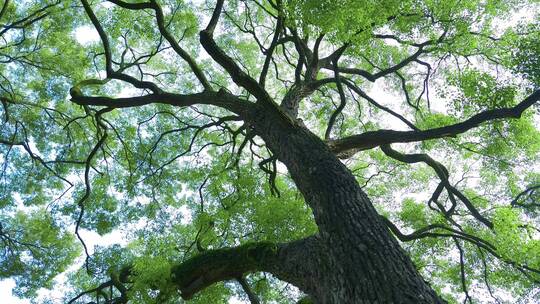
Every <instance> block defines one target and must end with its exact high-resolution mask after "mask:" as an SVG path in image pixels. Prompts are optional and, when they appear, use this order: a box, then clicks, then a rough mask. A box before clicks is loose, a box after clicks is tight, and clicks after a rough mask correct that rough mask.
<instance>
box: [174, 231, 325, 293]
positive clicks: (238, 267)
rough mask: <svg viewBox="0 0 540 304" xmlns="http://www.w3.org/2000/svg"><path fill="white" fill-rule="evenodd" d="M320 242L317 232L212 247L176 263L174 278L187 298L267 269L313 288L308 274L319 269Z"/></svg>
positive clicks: (296, 283)
mask: <svg viewBox="0 0 540 304" xmlns="http://www.w3.org/2000/svg"><path fill="white" fill-rule="evenodd" d="M318 242H319V241H318V238H317V237H315V236H313V237H308V238H306V239H303V240H299V241H295V242H291V243H285V244H275V243H270V242H260V243H249V244H245V245H242V246H238V247H234V248H223V249H216V250H208V251H205V252H203V253H201V254H199V255H197V256H195V257H193V258H191V259H189V260H187V261H185V262H183V263H182V264H180V265H177V266H175V267H173V269H172V275H171V276H172V282H173V283H174V284H175V285H176V286H177V287H178V289H179V290H180V292H181V294H182V297H183V298H184V299H190V298H192V297H193V296H194V295H195V294H196V293H197V292H200V291H201V290H203V289H205V288H206V287H208V286H210V285H212V284H214V283H217V282H220V281H225V280H233V279H237V278H239V277H242V276H243V275H245V274H248V273H252V272H257V271H264V272H269V273H272V274H274V275H275V276H277V277H278V278H280V279H282V280H284V281H287V282H290V283H292V284H294V285H295V286H297V287H299V288H301V289H302V290H303V291H305V292H309V291H310V290H312V289H313V288H314V287H315V285H312V284H315V283H316V282H309V279H306V277H308V278H309V272H314V271H316V270H315V266H314V265H311V261H313V264H315V263H316V262H315V261H314V260H315V259H314V258H315V257H314V255H315V254H316V251H314V249H315V248H317V247H318V245H317V244H318Z"/></svg>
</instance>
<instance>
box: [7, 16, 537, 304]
mask: <svg viewBox="0 0 540 304" xmlns="http://www.w3.org/2000/svg"><path fill="white" fill-rule="evenodd" d="M529 18H532V14H531V13H530V12H520V13H518V14H517V15H516V16H515V18H513V20H512V22H511V23H510V24H506V25H505V26H506V27H508V26H511V25H512V24H516V23H517V22H518V21H520V20H523V19H529ZM73 35H74V36H75V38H76V40H77V41H78V42H79V43H80V44H81V45H83V46H86V45H89V44H92V43H96V42H99V40H100V38H99V35H98V33H97V31H96V30H95V29H94V28H93V27H92V26H89V25H84V26H81V27H78V28H77V29H75V30H74V32H73ZM370 91H371V96H372V97H374V99H375V100H377V101H380V102H381V103H383V104H384V103H385V102H384V101H391V100H394V99H395V98H396V96H395V95H392V94H388V93H386V90H384V89H383V88H382V87H381V83H380V82H377V83H375V85H374V87H373V88H372V89H371V90H370ZM130 93H132V92H127V91H126V92H122V95H130ZM435 110H439V111H444V109H435ZM392 119H395V118H393V117H392ZM388 127H389V128H393V129H395V130H400V129H405V128H406V126H404V125H403V124H402V123H401V122H400V121H399V120H397V119H395V121H389V122H388ZM186 216H187V215H186ZM81 235H82V237H83V239H84V240H85V243H86V244H87V245H88V247H89V249H90V253H92V251H93V247H94V245H95V244H100V245H111V244H116V243H118V244H125V243H126V238H125V235H124V234H123V233H122V232H120V231H113V232H112V233H109V234H106V235H104V236H99V235H98V234H97V233H95V232H90V231H82V232H81ZM80 265H82V262H81V264H79V265H76V266H74V267H79V266H80ZM58 279H59V280H62V277H60V278H58ZM14 287H15V281H14V280H13V279H6V280H1V281H0V303H6V304H30V301H29V300H28V299H20V298H18V297H16V296H14V295H13V294H12V289H13V288H14ZM45 295H49V296H50V295H53V296H54V297H56V298H61V296H62V293H61V290H59V291H57V292H56V294H55V292H54V291H53V292H50V291H46V292H43V293H41V296H45ZM243 303H249V302H243V301H241V300H239V299H237V298H233V299H232V300H231V301H230V302H229V304H243Z"/></svg>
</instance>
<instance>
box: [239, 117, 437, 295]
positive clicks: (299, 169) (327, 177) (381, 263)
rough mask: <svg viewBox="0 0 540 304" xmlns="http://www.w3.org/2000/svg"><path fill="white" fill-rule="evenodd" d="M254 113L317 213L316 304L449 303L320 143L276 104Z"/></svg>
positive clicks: (261, 131) (256, 126)
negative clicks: (422, 274) (421, 271)
mask: <svg viewBox="0 0 540 304" xmlns="http://www.w3.org/2000/svg"><path fill="white" fill-rule="evenodd" d="M249 116H250V117H252V119H251V120H250V121H249V122H250V124H251V125H252V127H253V128H254V130H255V132H256V133H257V134H258V135H259V136H261V137H262V138H263V140H264V141H265V142H266V144H267V146H268V147H269V148H270V149H271V150H272V152H273V153H274V154H275V155H276V156H277V157H278V159H279V160H280V161H281V162H283V163H284V164H285V165H286V166H287V168H288V170H289V173H290V174H291V177H292V178H293V180H294V181H295V183H296V185H297V186H298V189H299V190H300V192H301V193H302V194H303V195H304V198H305V200H306V202H307V203H308V204H309V206H310V207H311V209H312V210H313V214H314V217H315V221H316V223H317V225H318V227H319V233H320V241H321V246H322V248H324V249H323V250H321V251H320V252H321V254H320V255H319V256H317V257H313V258H314V259H316V260H317V264H318V271H317V274H316V275H317V278H316V281H317V285H318V286H314V288H310V290H305V291H306V292H307V293H309V294H310V295H311V296H312V298H313V299H314V301H315V302H316V303H340V304H341V303H443V300H441V299H440V298H439V297H438V296H437V295H436V293H435V292H434V291H433V290H432V289H431V287H430V286H429V285H428V284H427V283H426V282H425V281H424V280H423V279H422V277H421V276H420V274H419V273H418V271H417V270H416V268H415V267H414V265H413V263H412V261H411V259H410V258H409V257H408V256H407V254H406V253H405V252H404V251H403V249H402V248H401V247H400V246H399V244H398V242H397V241H396V240H395V238H394V237H393V236H392V235H391V234H390V233H389V231H388V230H387V228H386V226H385V224H384V223H383V222H382V221H381V220H380V216H379V215H378V214H377V212H376V211H375V209H374V207H373V205H372V204H371V202H370V200H369V199H368V197H367V196H366V195H365V193H364V192H363V191H362V189H361V188H360V186H359V185H358V183H357V181H356V180H355V178H354V176H353V175H352V174H351V172H350V171H349V170H348V169H347V168H346V167H345V165H343V164H342V163H341V162H340V161H339V159H338V158H337V157H336V156H335V155H334V154H333V153H332V152H331V151H330V150H329V148H328V147H327V146H326V144H325V143H324V142H323V141H322V140H320V139H319V138H318V137H317V136H316V135H314V134H313V133H311V132H310V131H309V130H307V129H306V128H304V127H302V126H300V125H299V124H295V123H293V122H292V120H291V119H290V118H289V117H287V115H285V114H283V113H279V112H277V111H275V109H273V110H269V109H264V108H263V107H258V108H257V110H255V111H254V113H251V115H249ZM311 275H313V273H312V274H311ZM306 285H307V284H306Z"/></svg>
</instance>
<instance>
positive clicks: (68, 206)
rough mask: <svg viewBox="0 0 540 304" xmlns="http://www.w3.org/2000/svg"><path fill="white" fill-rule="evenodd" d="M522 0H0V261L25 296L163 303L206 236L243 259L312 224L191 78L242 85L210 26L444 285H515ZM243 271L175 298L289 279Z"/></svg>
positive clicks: (200, 260)
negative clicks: (213, 48)
mask: <svg viewBox="0 0 540 304" xmlns="http://www.w3.org/2000/svg"><path fill="white" fill-rule="evenodd" d="M532 2H533V3H526V1H510V0H509V1H499V0H482V1H475V0H471V1H458V0H445V1H438V0H422V1H420V0H407V1H397V0H378V1H357V0H341V1H335V0H332V1H330V0H244V1H242V0H230V1H225V3H224V6H223V9H222V14H221V16H220V19H219V22H217V24H214V27H215V29H214V28H211V27H208V28H207V25H208V24H209V23H210V24H212V21H217V20H214V18H212V19H211V17H212V14H213V12H214V8H215V6H216V3H215V1H210V0H208V1H192V2H190V1H180V0H159V1H158V0H150V1H149V2H142V1H132V0H125V1H121V0H114V1H113V0H109V1H92V0H82V1H80V2H79V1H69V0H25V1H7V0H4V3H3V5H2V6H1V12H0V37H1V40H0V61H1V65H0V100H1V106H0V119H1V123H0V125H1V126H0V251H1V253H0V278H2V279H14V280H15V281H16V283H17V287H16V288H15V293H16V295H18V296H20V297H28V298H34V299H36V301H37V302H41V301H51V302H67V301H69V300H71V299H74V300H73V303H87V302H90V301H97V299H101V301H105V300H106V299H110V300H111V299H112V298H115V299H117V300H118V302H114V303H123V302H120V301H125V300H126V299H127V298H129V300H130V301H131V302H132V303H154V302H159V303H163V302H166V301H171V302H174V301H178V299H179V296H180V291H179V290H178V288H175V280H176V281H178V280H182V278H185V277H186V275H187V273H192V272H196V271H203V270H201V269H199V268H197V267H200V265H201V264H202V265H209V264H211V263H212V262H208V261H205V252H208V251H211V252H213V253H216V252H217V255H218V257H217V258H219V256H222V257H227V258H229V257H230V256H231V254H232V253H230V252H229V251H227V249H220V248H227V247H233V246H238V245H243V247H240V248H243V249H242V250H240V253H237V255H238V256H237V257H240V258H244V259H243V260H241V261H242V265H236V266H237V267H244V268H246V269H248V268H250V267H255V266H256V264H257V263H258V261H257V260H256V259H254V257H256V258H257V259H258V258H264V257H267V256H271V255H272V254H273V253H274V250H275V249H273V248H274V245H273V244H276V243H280V242H286V241H292V240H297V239H300V238H302V237H305V236H309V235H311V234H313V233H316V231H317V226H316V224H315V222H314V220H313V217H312V215H311V210H310V209H309V208H308V207H307V206H306V205H305V203H304V200H303V198H302V196H301V195H300V194H299V193H298V190H296V187H295V184H294V183H293V181H292V180H291V178H290V177H289V176H288V174H287V170H286V168H285V167H284V166H283V165H281V164H280V163H279V162H278V161H277V160H276V158H275V157H274V154H273V153H272V151H270V150H269V149H268V148H267V147H266V146H265V144H264V142H263V141H262V140H261V139H260V138H259V137H257V136H255V134H253V133H252V132H251V129H250V126H249V125H246V124H245V123H244V122H243V121H242V119H241V118H240V117H239V116H238V113H236V112H235V111H234V109H233V107H234V106H230V107H228V106H227V101H223V102H222V104H225V105H220V104H217V103H218V102H216V103H213V102H211V98H210V97H208V96H210V95H204V94H207V93H208V92H210V93H208V94H214V95H215V94H216V92H220V94H225V93H224V92H227V93H226V94H230V95H235V96H237V97H238V98H240V99H242V100H244V101H245V102H248V103H250V102H255V99H258V100H259V99H260V98H261V96H258V95H257V94H259V92H258V91H257V90H256V89H250V88H249V83H248V85H246V84H245V83H242V81H239V80H238V79H231V77H230V75H231V73H230V69H231V67H230V66H229V67H227V66H226V65H224V64H223V62H219V60H217V61H215V60H214V59H215V57H214V56H209V55H207V52H206V51H205V49H204V48H203V47H204V42H205V41H206V40H204V39H203V38H204V37H206V38H207V39H210V38H208V37H207V36H204V33H203V34H199V33H200V31H201V30H204V29H205V28H207V30H206V33H208V32H211V34H212V36H211V37H212V39H215V43H216V44H217V46H219V48H221V50H222V51H223V52H224V53H226V54H227V56H228V58H229V59H231V60H233V61H234V62H235V63H236V68H239V69H241V70H242V71H243V72H244V75H245V76H246V77H247V78H249V79H251V80H253V79H255V82H257V83H259V84H260V87H264V88H265V89H266V92H268V94H269V97H270V98H271V100H273V102H275V103H277V104H279V103H280V102H281V101H282V100H284V106H285V108H284V114H285V115H289V116H290V117H291V119H293V120H295V121H296V120H297V121H300V123H302V124H303V125H305V126H306V127H307V128H308V129H310V130H311V131H312V132H314V133H315V134H317V135H318V136H320V137H321V138H323V139H325V141H326V143H327V144H328V146H329V148H330V149H331V150H333V151H334V152H335V153H336V154H338V155H339V156H340V158H342V159H343V162H344V163H345V164H346V165H347V166H348V167H349V169H350V170H351V171H352V172H353V173H354V175H355V176H356V177H357V179H358V182H359V183H360V185H363V188H364V190H365V191H366V192H367V193H368V195H369V196H370V198H371V199H372V200H373V202H374V204H375V206H376V208H377V210H378V211H379V212H380V214H382V215H383V216H384V217H385V218H386V219H387V222H388V227H389V229H390V230H391V231H392V232H393V233H394V234H395V235H396V237H397V238H398V239H400V240H401V241H403V246H404V248H405V249H406V250H407V251H408V253H409V254H410V256H411V257H412V258H413V260H414V262H415V264H416V266H417V267H418V268H419V270H420V272H421V273H422V274H423V275H424V277H425V278H426V280H428V281H429V282H430V283H431V285H432V286H433V287H434V288H435V289H436V290H437V291H438V292H439V293H440V294H441V295H442V296H443V297H444V298H446V299H447V300H448V301H450V302H455V301H462V300H463V299H465V300H466V301H470V300H471V299H472V300H474V301H485V302H497V301H498V302H500V301H505V300H506V301H508V300H509V299H514V300H515V299H518V298H519V299H521V300H522V301H524V302H526V301H529V300H530V301H534V300H532V299H534V297H535V294H536V295H537V294H538V292H539V289H538V285H537V283H538V281H539V280H540V272H539V270H540V230H538V228H537V227H539V224H540V223H539V219H540V217H539V216H540V203H539V200H538V199H539V197H538V195H539V194H538V193H539V191H537V190H538V189H539V187H540V173H539V172H540V170H539V166H538V164H539V163H538V160H539V156H540V154H539V153H540V131H539V130H538V125H539V122H540V120H539V119H540V116H539V112H538V105H537V104H535V102H536V101H537V100H538V95H539V93H538V91H537V90H538V88H539V86H540V63H539V58H540V31H539V26H540V24H539V23H538V16H537V15H535V12H538V5H537V3H536V4H535V3H534V2H535V1H532ZM209 28H210V30H208V29H209ZM96 30H97V32H96ZM96 33H98V34H99V35H97V34H96ZM85 38H88V39H85ZM206 42H208V41H206ZM205 48H206V47H205ZM233 68H234V67H233ZM201 92H203V93H201ZM167 94H170V95H167ZM171 94H175V95H174V98H172V97H171V96H172V95H171ZM214 95H212V96H214ZM139 96H146V97H141V98H139ZM114 98H116V99H114ZM171 100H172V101H171ZM287 101H288V103H287ZM524 102H525V103H524ZM216 105H217V106H216ZM287 106H288V107H289V108H287ZM296 112H297V113H298V115H296ZM478 115H480V116H478ZM482 115H483V116H482ZM518 117H519V119H516V118H518ZM441 127H442V128H441ZM445 127H446V128H445ZM389 129H393V130H395V131H389ZM394 143H396V144H394ZM397 143H400V144H397ZM390 144H394V145H393V146H392V147H390ZM405 153H407V154H405ZM428 155H429V156H428ZM263 181H264V182H263ZM97 235H99V236H103V239H100V240H107V239H108V240H110V239H113V240H114V241H113V242H112V244H111V243H110V242H105V241H97V244H96V241H91V240H96V239H99V238H97ZM114 235H116V236H121V237H117V238H116V239H114V238H111V237H110V236H114ZM261 244H262V245H261ZM213 249H220V250H222V251H219V250H218V251H213ZM192 257H197V258H195V259H190V258H192ZM212 259H216V257H215V256H214V257H212ZM212 259H209V261H212ZM178 265H181V267H179V266H178ZM128 272H129V274H127V273H128ZM126 276H129V279H128V280H126V278H125V277H126ZM230 279H233V278H230ZM242 280H243V279H242V278H240V279H239V280H238V281H234V280H228V281H224V282H221V283H217V284H213V285H211V286H209V287H208V288H205V289H204V290H202V291H201V292H199V293H197V294H196V295H194V298H193V299H192V300H191V301H192V302H193V303H227V301H229V300H230V299H231V298H233V297H236V298H241V299H247V296H246V295H245V294H246V293H245V290H249V289H246V288H244V289H242V286H244V285H246V284H247V285H250V286H251V289H252V290H251V291H252V292H253V293H254V294H257V296H258V297H259V298H260V299H261V300H262V301H263V302H264V303H267V302H268V303H270V302H272V301H274V302H277V303H292V302H294V301H297V299H298V298H299V297H300V296H301V295H300V293H299V292H298V291H297V290H295V289H293V288H292V287H291V286H289V285H287V284H286V283H284V282H282V281H279V280H277V279H276V278H274V277H272V276H271V275H269V274H266V273H261V272H256V273H253V274H250V275H249V276H248V277H247V281H246V280H244V281H242ZM238 282H243V283H245V284H240V285H239V284H238ZM100 284H101V285H100ZM178 284H181V283H178ZM60 287H62V288H60ZM109 288H110V290H109ZM247 288H248V287H247ZM45 289H54V290H56V292H46V291H44V290H45ZM58 290H61V292H60V293H59V292H58ZM81 292H82V294H81ZM38 295H39V296H38ZM182 296H185V294H183V295H182ZM536 299H538V297H537V296H536ZM111 303H112V302H111ZM175 303H176V302H175Z"/></svg>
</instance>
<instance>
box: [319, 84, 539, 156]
mask: <svg viewBox="0 0 540 304" xmlns="http://www.w3.org/2000/svg"><path fill="white" fill-rule="evenodd" d="M539 100H540V90H537V91H535V92H534V93H533V94H531V95H529V97H527V98H525V99H524V100H523V101H522V102H520V103H519V104H517V105H516V106H514V107H512V108H501V109H494V110H487V111H483V112H480V113H478V114H476V115H474V116H472V117H471V118H469V119H467V120H465V121H463V122H460V123H456V124H453V125H448V126H444V127H439V128H433V129H428V130H422V131H395V130H377V131H368V132H365V133H362V134H358V135H352V136H349V137H345V138H342V139H338V140H332V141H329V142H328V145H329V146H330V149H331V150H332V151H333V152H334V153H336V154H341V153H344V152H348V151H350V150H354V151H355V152H357V151H362V150H368V149H372V148H375V147H378V146H381V145H385V144H392V143H408V142H417V141H424V140H428V139H437V138H444V137H454V136H456V135H458V134H461V133H465V132H467V131H469V130H470V129H473V128H476V127H478V126H479V125H480V124H482V123H484V122H488V121H491V120H496V119H503V118H520V117H521V115H522V114H523V112H524V111H525V110H526V109H528V108H529V107H531V106H532V105H533V104H535V103H536V102H538V101H539Z"/></svg>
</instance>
